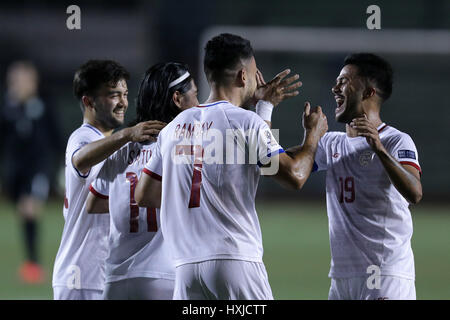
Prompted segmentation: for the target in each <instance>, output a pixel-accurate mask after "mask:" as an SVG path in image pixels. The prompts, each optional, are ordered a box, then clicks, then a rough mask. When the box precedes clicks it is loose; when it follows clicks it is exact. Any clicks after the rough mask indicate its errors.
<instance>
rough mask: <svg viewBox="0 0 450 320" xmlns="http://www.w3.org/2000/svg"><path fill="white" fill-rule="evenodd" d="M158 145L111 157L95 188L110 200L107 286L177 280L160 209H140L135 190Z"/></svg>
mask: <svg viewBox="0 0 450 320" xmlns="http://www.w3.org/2000/svg"><path fill="white" fill-rule="evenodd" d="M154 146H155V143H151V144H141V143H138V142H130V143H128V144H126V145H125V146H123V147H122V148H121V149H120V150H118V151H116V152H115V153H114V154H113V155H111V156H110V157H109V158H108V159H107V160H106V162H105V164H104V165H103V167H102V169H101V170H100V172H99V174H98V176H97V179H96V180H95V181H94V182H93V183H92V184H91V192H92V193H94V194H95V195H96V196H98V197H101V198H104V199H109V213H110V217H111V224H110V233H109V253H108V257H107V259H106V282H114V281H119V280H123V279H129V278H138V277H144V278H158V279H169V280H174V279H175V265H174V263H173V261H172V259H171V257H170V253H169V252H168V249H167V245H166V243H165V241H163V236H162V233H161V230H160V227H159V226H160V223H159V209H155V208H139V207H138V206H137V204H136V201H135V200H134V190H135V187H136V185H137V183H138V180H139V177H140V176H141V172H142V169H143V168H144V166H145V164H146V163H147V161H148V160H149V159H150V157H151V155H152V149H153V147H154Z"/></svg>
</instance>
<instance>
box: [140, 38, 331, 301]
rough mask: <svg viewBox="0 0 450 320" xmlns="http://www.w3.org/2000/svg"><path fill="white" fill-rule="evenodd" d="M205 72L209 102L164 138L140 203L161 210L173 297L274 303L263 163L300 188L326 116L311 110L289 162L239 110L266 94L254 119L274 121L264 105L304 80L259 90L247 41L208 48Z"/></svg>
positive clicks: (260, 123)
mask: <svg viewBox="0 0 450 320" xmlns="http://www.w3.org/2000/svg"><path fill="white" fill-rule="evenodd" d="M204 64H205V72H206V75H207V78H208V81H209V83H210V86H211V94H210V97H209V98H208V100H207V102H206V103H205V104H202V105H199V106H198V107H194V108H190V109H188V110H185V111H183V112H182V113H181V114H180V115H178V116H177V117H176V118H175V119H174V120H173V121H172V122H171V123H169V124H168V125H167V126H166V127H165V128H164V129H163V130H162V131H161V133H160V135H159V136H158V140H157V143H156V147H155V149H154V151H153V154H152V157H151V158H150V161H149V163H148V164H147V165H146V166H145V169H144V172H145V173H146V174H143V175H142V177H141V179H140V181H139V183H138V186H137V188H136V193H135V195H136V201H137V202H138V204H140V205H145V206H153V207H159V206H161V229H162V232H163V235H164V239H165V240H166V241H167V244H168V245H169V248H170V251H171V253H172V256H173V259H174V262H175V265H176V279H175V291H174V299H273V296H272V291H271V288H270V285H269V282H268V278H267V273H266V270H265V267H264V264H263V260H262V256H263V247H262V237H261V229H260V226H259V221H258V216H257V213H256V210H255V194H256V189H257V185H258V181H259V177H260V174H261V169H260V167H259V165H260V166H265V168H264V170H269V171H270V170H272V174H275V175H274V177H275V178H278V179H279V180H280V181H281V182H284V183H286V184H288V185H289V186H291V187H293V188H301V187H302V186H303V184H304V183H305V181H306V179H307V178H308V176H309V173H310V171H311V169H312V165H313V159H314V154H315V149H316V147H317V143H318V140H319V138H320V136H321V135H323V134H324V133H325V131H326V130H327V122H326V117H325V116H324V115H323V114H322V113H321V110H320V108H317V109H316V110H315V111H314V112H310V107H309V105H308V106H307V107H306V111H305V114H304V118H303V120H304V126H305V128H306V130H305V131H306V135H305V142H304V145H303V148H302V149H301V150H299V151H298V152H296V153H294V154H293V155H292V157H290V156H288V155H286V154H285V153H284V150H283V148H282V147H281V146H280V145H279V144H278V142H277V141H276V140H275V138H274V136H273V135H272V133H271V131H270V128H269V126H268V124H267V123H266V122H265V121H264V120H263V119H262V118H261V117H260V116H259V115H258V114H256V113H254V112H252V111H249V110H245V109H244V108H241V107H239V106H247V105H249V103H251V102H253V101H254V98H255V97H256V98H258V97H259V96H260V94H261V97H262V98H264V99H263V100H265V101H266V102H265V103H261V102H259V103H258V105H257V110H258V113H259V114H260V115H263V116H264V118H265V119H266V120H270V114H271V112H269V111H268V110H269V109H270V107H267V105H268V104H269V105H270V103H268V102H267V101H269V102H272V103H273V104H278V103H279V102H280V101H282V100H283V99H286V98H287V97H291V96H295V95H297V94H298V91H296V89H297V88H298V87H299V86H300V83H299V82H296V83H293V82H294V81H295V80H297V79H298V76H293V77H290V78H287V79H285V80H282V79H283V78H284V77H285V76H286V75H287V74H288V73H289V70H287V71H285V72H283V73H281V74H279V75H278V76H277V77H275V79H274V80H272V81H271V82H269V83H268V84H263V83H262V81H261V78H260V75H259V74H258V73H257V72H258V70H257V67H256V62H255V59H254V56H253V49H252V48H251V45H250V42H249V41H248V40H245V39H243V38H241V37H239V36H235V35H231V34H221V35H219V36H217V37H214V38H213V39H212V40H210V41H209V42H208V44H207V45H206V52H205V60H204ZM292 83H293V84H292ZM258 84H260V87H259V88H258V90H257V85H258ZM255 92H256V94H255ZM278 165H279V168H278ZM277 169H278V170H277Z"/></svg>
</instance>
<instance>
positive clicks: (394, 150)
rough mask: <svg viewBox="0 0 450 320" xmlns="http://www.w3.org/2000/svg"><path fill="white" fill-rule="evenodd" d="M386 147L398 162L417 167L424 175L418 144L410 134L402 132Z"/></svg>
mask: <svg viewBox="0 0 450 320" xmlns="http://www.w3.org/2000/svg"><path fill="white" fill-rule="evenodd" d="M386 149H387V151H388V152H389V153H390V154H391V155H392V156H393V157H394V158H395V159H396V160H397V161H398V162H400V163H401V164H403V165H410V166H412V167H414V168H416V169H417V170H418V171H419V173H420V174H421V175H422V169H421V167H420V164H419V155H418V153H417V148H416V145H415V144H414V142H413V140H412V139H411V137H410V136H409V135H408V134H406V133H402V134H401V135H399V136H398V137H396V139H395V140H393V141H392V143H389V144H388V146H387V147H386Z"/></svg>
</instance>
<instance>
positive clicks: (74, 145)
mask: <svg viewBox="0 0 450 320" xmlns="http://www.w3.org/2000/svg"><path fill="white" fill-rule="evenodd" d="M92 141H93V139H92V137H90V136H89V135H88V134H85V133H78V134H77V135H75V136H72V137H71V138H70V140H69V145H68V147H67V157H68V161H67V163H66V165H68V166H70V168H71V170H70V171H71V172H72V173H73V174H74V175H75V176H77V177H80V178H83V179H85V178H87V177H89V174H90V172H91V170H89V171H88V172H87V173H86V174H82V173H81V172H79V171H78V170H77V168H75V166H74V165H73V162H72V160H73V155H74V154H75V153H77V152H78V151H79V150H80V149H81V148H82V147H84V146H85V145H87V144H89V143H91V142H92Z"/></svg>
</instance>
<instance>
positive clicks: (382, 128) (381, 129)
mask: <svg viewBox="0 0 450 320" xmlns="http://www.w3.org/2000/svg"><path fill="white" fill-rule="evenodd" d="M386 127H387V124H385V125H384V126H382V127H381V128H380V130H378V133H380V132H381V131H383V130H384V129H386Z"/></svg>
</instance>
